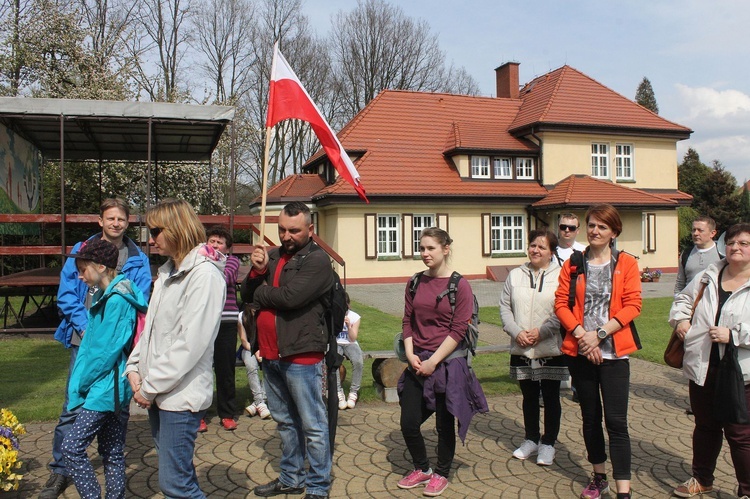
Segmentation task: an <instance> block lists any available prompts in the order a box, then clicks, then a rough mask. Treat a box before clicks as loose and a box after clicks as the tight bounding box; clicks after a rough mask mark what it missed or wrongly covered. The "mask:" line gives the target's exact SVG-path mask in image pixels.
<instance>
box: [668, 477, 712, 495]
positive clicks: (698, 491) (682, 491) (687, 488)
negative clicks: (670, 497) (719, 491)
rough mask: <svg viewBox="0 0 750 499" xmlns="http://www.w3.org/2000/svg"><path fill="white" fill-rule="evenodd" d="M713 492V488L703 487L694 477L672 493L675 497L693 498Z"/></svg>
mask: <svg viewBox="0 0 750 499" xmlns="http://www.w3.org/2000/svg"><path fill="white" fill-rule="evenodd" d="M713 490H714V488H713V487H704V486H703V485H701V484H700V483H698V480H696V479H695V477H691V478H690V480H688V481H687V482H685V483H683V484H682V485H680V486H679V487H677V488H676V489H674V492H673V493H674V495H676V496H677V497H694V496H702V495H703V494H707V493H709V492H713Z"/></svg>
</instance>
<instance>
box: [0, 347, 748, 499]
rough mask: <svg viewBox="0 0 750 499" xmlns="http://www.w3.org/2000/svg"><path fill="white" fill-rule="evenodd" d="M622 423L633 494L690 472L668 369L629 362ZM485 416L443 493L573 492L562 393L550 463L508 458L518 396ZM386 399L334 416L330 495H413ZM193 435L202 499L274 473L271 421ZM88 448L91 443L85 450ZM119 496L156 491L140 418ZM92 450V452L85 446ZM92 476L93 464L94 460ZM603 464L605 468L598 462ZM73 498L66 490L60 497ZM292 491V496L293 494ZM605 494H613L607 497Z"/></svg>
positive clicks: (575, 449) (571, 429) (572, 447)
mask: <svg viewBox="0 0 750 499" xmlns="http://www.w3.org/2000/svg"><path fill="white" fill-rule="evenodd" d="M631 367H632V376H631V382H632V386H631V398H630V413H629V415H630V428H631V439H632V444H633V448H632V453H633V491H634V493H635V496H636V497H654V498H657V497H658V498H665V497H669V496H670V495H671V491H672V488H673V487H675V486H676V485H677V484H679V483H681V482H682V481H684V480H685V479H687V478H688V477H689V475H690V460H691V434H692V429H693V419H692V416H688V415H686V414H685V407H686V403H687V384H686V382H685V381H684V380H683V378H682V375H681V374H680V373H679V372H678V371H676V370H673V369H670V368H667V367H663V366H659V365H655V364H651V363H649V362H646V361H642V360H637V359H633V360H631ZM489 403H490V413H489V414H483V415H479V416H477V417H476V418H475V419H474V421H473V422H472V427H471V429H470V431H469V435H468V437H467V439H466V445H465V446H461V445H460V444H459V445H458V447H457V451H456V459H455V463H454V468H453V470H452V476H451V485H450V487H449V488H448V490H447V491H446V492H445V493H444V494H443V497H487V498H496V497H499V498H533V497H540V498H555V497H571V498H574V497H577V496H578V494H580V491H581V489H582V488H583V486H584V485H585V483H586V480H587V477H588V470H589V469H590V467H589V465H588V464H587V463H586V460H585V450H584V447H583V441H582V437H581V423H580V411H579V410H578V406H577V405H576V404H575V403H573V402H572V401H571V400H570V399H569V397H567V396H566V397H564V398H563V420H562V425H561V432H560V439H559V442H558V444H557V446H556V447H557V458H556V461H555V464H554V465H553V466H550V467H540V466H537V465H536V464H535V462H534V461H533V460H531V461H519V460H516V459H513V458H512V457H511V453H512V452H513V449H514V448H515V447H517V446H518V445H519V444H520V443H521V441H522V440H523V433H522V430H521V425H522V416H521V396H520V395H518V396H516V395H513V396H502V397H491V398H490V400H489ZM398 419H399V408H398V406H397V405H394V404H385V403H380V402H376V403H370V404H359V405H358V406H357V407H356V408H355V409H353V410H347V411H342V412H341V414H340V416H339V423H340V425H339V429H338V437H337V446H336V454H335V458H334V466H333V476H334V483H333V487H332V490H331V497H334V498H344V497H377V498H385V497H417V496H421V493H422V489H419V488H418V489H413V490H410V491H404V490H400V489H398V488H397V487H396V485H395V484H396V481H398V479H399V478H400V477H401V476H402V475H403V474H405V473H406V472H407V471H408V469H409V468H410V465H409V461H408V454H407V451H406V448H405V446H404V444H403V440H402V438H401V433H400V431H399V425H398ZM211 423H212V424H209V427H208V428H209V430H208V432H207V433H204V434H202V435H200V436H199V437H198V445H197V449H196V458H195V462H196V466H197V468H198V476H199V478H200V482H201V486H202V488H203V490H204V492H205V493H206V494H207V495H208V496H209V497H212V498H214V497H216V498H224V497H226V498H243V497H255V496H254V495H253V494H252V492H251V490H252V488H253V487H254V486H255V485H256V484H259V483H266V482H267V481H270V480H272V479H273V478H275V477H276V476H277V474H278V459H279V456H280V447H279V439H278V437H277V435H276V432H275V423H274V422H273V421H272V420H266V421H264V420H261V419H259V418H257V417H256V418H248V417H244V416H243V417H241V418H240V421H239V428H238V429H237V430H236V431H235V432H227V431H225V430H223V429H221V428H220V425H219V424H218V422H217V420H216V419H215V418H214V420H213V421H211ZM424 428H425V430H426V431H425V433H426V435H427V441H428V452H430V455H431V457H432V458H433V459H434V452H435V446H436V442H437V436H436V434H435V431H434V422H433V420H429V421H428V422H427V423H425V426H424ZM53 429H54V423H52V422H48V423H41V424H30V425H27V430H28V434H27V435H26V436H24V437H22V439H21V458H22V459H23V461H24V466H23V470H22V472H23V473H24V475H25V476H24V480H23V482H22V487H21V489H20V491H19V492H18V493H5V494H0V498H5V497H19V498H29V497H36V496H37V494H38V493H39V490H40V489H41V488H42V487H43V485H44V482H45V480H46V479H47V476H48V472H47V470H46V468H45V465H46V463H47V461H48V460H49V456H50V453H51V445H52V431H53ZM92 449H93V448H92ZM127 452H128V455H127V464H128V468H127V474H128V496H129V497H144V498H155V497H163V496H161V494H159V493H158V490H159V487H158V482H157V474H156V463H157V460H156V455H155V452H154V450H153V445H152V441H151V436H150V432H149V429H148V421H146V419H145V418H143V417H140V416H139V417H134V418H133V419H132V420H131V424H130V431H129V433H128V443H127ZM91 453H92V454H95V452H94V451H93V450H91ZM95 464H96V466H97V470H98V473H99V475H100V479H101V480H103V475H102V469H101V462H100V461H99V460H98V458H97V460H96V462H95ZM608 469H610V470H611V468H608ZM715 487H716V489H718V492H717V493H714V494H713V497H717V498H720V499H728V498H731V497H735V495H734V492H735V490H736V482H735V478H734V469H733V467H732V464H731V460H730V457H729V449H728V447H727V446H726V444H725V446H724V448H723V449H722V452H721V455H720V457H719V463H718V467H717V473H716V483H715ZM62 497H64V498H67V499H69V498H75V497H78V496H77V494H76V492H75V489H74V488H73V487H71V488H69V489H68V490H67V492H66V493H65V494H64V495H63V496H62ZM299 497H301V496H299ZM612 497H614V495H612Z"/></svg>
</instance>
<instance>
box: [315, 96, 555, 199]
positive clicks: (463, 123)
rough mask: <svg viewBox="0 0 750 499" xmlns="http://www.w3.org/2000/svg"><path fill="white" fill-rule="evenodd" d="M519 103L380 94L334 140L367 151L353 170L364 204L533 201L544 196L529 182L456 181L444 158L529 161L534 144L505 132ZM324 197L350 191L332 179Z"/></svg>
mask: <svg viewBox="0 0 750 499" xmlns="http://www.w3.org/2000/svg"><path fill="white" fill-rule="evenodd" d="M520 104H521V101H520V100H512V99H494V98H489V97H471V96H465V95H451V94H438V93H424V92H408V91H399V90H385V91H383V92H381V93H380V94H379V95H378V96H377V97H376V98H375V99H373V100H372V101H371V102H370V104H368V105H367V107H366V108H365V109H363V110H362V112H360V113H359V114H358V115H357V116H356V117H355V118H354V119H353V120H352V121H351V122H350V123H349V124H348V125H347V126H346V127H345V128H344V129H343V130H342V131H341V133H339V139H340V140H341V143H342V144H343V146H344V148H345V149H346V150H347V151H357V150H365V151H367V153H366V154H364V155H363V156H362V157H360V158H359V159H358V160H357V161H356V163H355V164H356V167H357V171H359V174H360V176H361V178H362V184H363V185H364V187H365V189H366V190H367V195H368V197H376V196H410V195H424V196H429V195H434V196H490V197H497V196H504V197H507V196H512V197H532V198H534V197H537V198H538V197H540V196H543V195H544V194H545V192H546V191H545V189H544V188H543V187H542V186H540V185H539V184H538V183H536V182H533V181H532V182H497V181H485V180H470V179H462V178H460V177H459V175H458V171H457V170H456V169H455V167H454V166H453V163H452V161H451V160H450V159H448V158H447V157H446V156H444V154H443V153H444V152H445V151H455V150H475V151H497V152H499V151H507V152H511V151H513V152H525V153H528V154H532V155H536V154H537V148H536V146H535V145H534V144H532V143H531V142H529V141H526V140H523V139H519V138H516V137H514V136H512V135H511V134H509V133H508V130H507V125H508V123H510V122H511V120H512V119H513V117H514V116H515V115H516V113H517V112H518V109H519V107H520ZM316 157H319V156H318V155H316ZM316 157H313V158H311V160H310V162H314V161H315V159H316ZM310 162H308V164H309V163H310ZM325 194H345V195H347V194H352V195H353V194H354V189H352V188H351V187H350V186H349V185H348V184H346V183H345V182H343V181H342V180H341V179H339V180H338V181H337V182H336V183H335V184H333V185H332V186H329V187H328V188H326V189H324V190H323V191H322V192H321V193H320V195H325Z"/></svg>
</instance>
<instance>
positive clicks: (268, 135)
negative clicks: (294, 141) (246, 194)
mask: <svg viewBox="0 0 750 499" xmlns="http://www.w3.org/2000/svg"><path fill="white" fill-rule="evenodd" d="M270 151H271V127H270V126H267V127H266V152H265V154H264V155H263V185H262V187H261V195H260V244H263V245H265V240H266V197H267V196H268V159H269V158H268V156H269V154H270Z"/></svg>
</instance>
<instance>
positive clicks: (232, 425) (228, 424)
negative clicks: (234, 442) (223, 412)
mask: <svg viewBox="0 0 750 499" xmlns="http://www.w3.org/2000/svg"><path fill="white" fill-rule="evenodd" d="M221 426H223V427H224V429H225V430H227V431H234V430H236V429H237V422H236V421H235V420H234V419H232V418H224V419H222V420H221Z"/></svg>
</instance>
